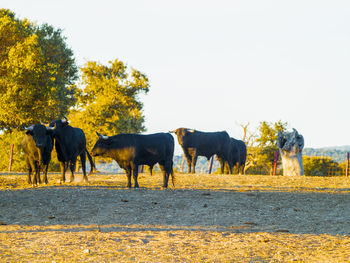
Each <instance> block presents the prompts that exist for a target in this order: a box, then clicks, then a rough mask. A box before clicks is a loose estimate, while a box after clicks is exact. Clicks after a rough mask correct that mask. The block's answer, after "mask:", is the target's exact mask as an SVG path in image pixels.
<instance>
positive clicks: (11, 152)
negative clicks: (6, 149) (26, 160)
mask: <svg viewBox="0 0 350 263" xmlns="http://www.w3.org/2000/svg"><path fill="white" fill-rule="evenodd" d="M12 159H13V143H12V144H11V149H10V161H9V172H11V167H12Z"/></svg>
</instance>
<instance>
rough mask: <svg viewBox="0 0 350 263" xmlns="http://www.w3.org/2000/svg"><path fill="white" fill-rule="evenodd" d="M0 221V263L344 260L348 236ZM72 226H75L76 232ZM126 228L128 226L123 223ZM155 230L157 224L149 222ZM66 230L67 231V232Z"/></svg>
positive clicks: (348, 253)
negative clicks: (111, 228)
mask: <svg viewBox="0 0 350 263" xmlns="http://www.w3.org/2000/svg"><path fill="white" fill-rule="evenodd" d="M142 227H143V226H135V228H136V229H137V230H135V231H133V230H132V227H131V230H128V231H123V230H121V231H112V232H103V228H102V229H101V228H100V227H99V226H96V225H95V226H81V225H79V226H49V227H42V226H41V227H28V226H21V227H19V226H6V227H5V226H0V240H1V244H0V254H1V256H0V259H1V260H2V262H5V261H6V262H79V261H83V262H132V261H136V262H350V260H349V259H350V237H343V236H330V235H309V234H308V235H296V234H287V233H231V232H216V231H193V230H191V231H186V230H172V229H169V230H165V231H164V230H159V231H157V230H156V231H149V230H146V231H140V230H139V229H140V228H141V229H142ZM75 228H79V229H80V230H79V231H77V232H74V231H76V229H75ZM129 228H130V226H129ZM154 228H155V229H157V226H154ZM70 231H72V232H70Z"/></svg>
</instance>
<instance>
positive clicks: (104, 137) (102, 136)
mask: <svg viewBox="0 0 350 263" xmlns="http://www.w3.org/2000/svg"><path fill="white" fill-rule="evenodd" d="M96 134H97V136H98V137H99V138H101V139H104V140H107V139H108V136H107V135H102V134H100V133H98V132H96Z"/></svg>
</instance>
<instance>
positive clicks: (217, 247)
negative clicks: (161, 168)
mask: <svg viewBox="0 0 350 263" xmlns="http://www.w3.org/2000/svg"><path fill="white" fill-rule="evenodd" d="M58 176H59V175H58V174H50V175H49V184H48V185H47V186H45V185H44V186H39V187H31V186H29V185H27V184H26V181H25V179H26V175H24V174H1V175H0V261H1V262H36V261H37V262H72V261H73V262H80V261H81V262H110V261H112V262H129V261H131V262H132V261H135V262H201V261H202V262H203V261H204V262H291V261H293V262H350V178H348V177H325V178H323V177H282V176H275V177H272V176H256V175H254V176H253V175H251V176H238V175H207V174H196V175H186V174H178V175H177V177H176V182H175V187H173V186H172V185H170V187H169V189H166V190H163V189H161V187H160V186H161V185H162V178H161V175H159V174H156V175H153V176H150V175H148V174H141V175H140V177H139V184H140V186H141V187H140V188H139V189H128V188H126V176H125V175H120V174H116V175H110V174H95V175H93V176H90V177H89V183H72V184H70V183H66V184H64V185H60V184H59V183H57V181H58Z"/></svg>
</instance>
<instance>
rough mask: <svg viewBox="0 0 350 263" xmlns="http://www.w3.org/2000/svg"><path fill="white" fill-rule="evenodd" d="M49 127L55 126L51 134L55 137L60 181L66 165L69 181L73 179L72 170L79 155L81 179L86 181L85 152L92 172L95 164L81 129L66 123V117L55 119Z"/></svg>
mask: <svg viewBox="0 0 350 263" xmlns="http://www.w3.org/2000/svg"><path fill="white" fill-rule="evenodd" d="M50 127H55V129H54V131H53V136H54V138H55V148H56V152H57V159H58V161H59V162H60V166H61V173H62V175H61V182H65V180H66V176H65V174H66V170H67V169H68V166H69V167H70V170H71V180H70V181H71V182H73V181H74V171H75V166H76V162H77V158H78V156H80V161H81V167H82V170H83V176H84V177H83V180H84V181H85V182H87V181H88V179H87V176H86V165H85V162H86V154H87V156H88V158H89V161H90V166H91V171H90V173H92V171H93V169H94V167H95V165H94V162H93V161H92V158H91V156H90V154H89V152H88V151H87V149H86V138H85V134H84V132H83V130H82V129H80V128H76V127H72V126H70V125H69V124H68V120H67V118H64V119H62V120H60V119H59V120H55V121H53V122H51V123H50Z"/></svg>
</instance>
